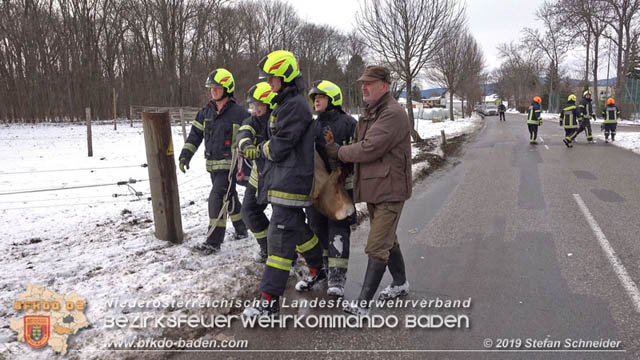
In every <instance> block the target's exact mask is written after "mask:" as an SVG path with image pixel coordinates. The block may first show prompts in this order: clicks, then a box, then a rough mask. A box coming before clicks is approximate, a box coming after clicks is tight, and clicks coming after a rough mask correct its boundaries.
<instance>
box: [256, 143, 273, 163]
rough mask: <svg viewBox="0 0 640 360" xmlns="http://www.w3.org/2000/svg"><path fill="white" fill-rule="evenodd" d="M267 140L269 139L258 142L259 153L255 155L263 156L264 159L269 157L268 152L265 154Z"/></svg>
mask: <svg viewBox="0 0 640 360" xmlns="http://www.w3.org/2000/svg"><path fill="white" fill-rule="evenodd" d="M268 142H269V140H267V141H263V142H261V143H260V144H258V146H257V152H258V153H260V154H259V155H257V156H258V157H263V158H265V159H270V158H269V156H268V154H267V151H268V148H265V147H266V146H267V143H268Z"/></svg>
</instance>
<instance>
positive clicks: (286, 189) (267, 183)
mask: <svg viewBox="0 0 640 360" xmlns="http://www.w3.org/2000/svg"><path fill="white" fill-rule="evenodd" d="M303 90H304V80H303V79H302V77H299V78H296V79H295V80H294V82H293V84H289V86H286V87H285V88H284V90H283V91H281V92H279V93H278V95H276V97H274V98H273V101H274V102H275V103H276V104H277V105H276V107H275V109H274V110H273V112H272V113H271V118H270V120H269V127H268V135H269V140H267V141H266V142H264V143H263V145H262V146H261V149H260V150H261V152H262V154H264V155H265V159H266V161H265V163H264V169H260V170H261V171H260V178H259V180H260V185H259V186H258V203H267V202H271V203H272V204H274V205H282V206H288V207H307V206H311V205H312V201H311V191H312V186H313V171H314V151H313V148H314V141H313V140H314V133H313V128H312V127H311V123H312V121H313V118H312V116H311V111H310V109H309V102H308V101H307V99H306V98H305V97H304V96H303V95H302V94H301V92H302V91H303Z"/></svg>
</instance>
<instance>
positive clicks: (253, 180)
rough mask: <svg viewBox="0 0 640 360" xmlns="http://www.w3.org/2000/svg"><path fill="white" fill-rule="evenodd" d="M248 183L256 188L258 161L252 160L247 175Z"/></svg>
mask: <svg viewBox="0 0 640 360" xmlns="http://www.w3.org/2000/svg"><path fill="white" fill-rule="evenodd" d="M249 185H251V186H253V187H254V188H256V189H257V188H258V162H257V161H255V160H254V161H253V166H252V167H251V175H250V176H249Z"/></svg>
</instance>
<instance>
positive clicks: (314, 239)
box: [296, 234, 319, 254]
mask: <svg viewBox="0 0 640 360" xmlns="http://www.w3.org/2000/svg"><path fill="white" fill-rule="evenodd" d="M318 242H319V241H318V237H317V236H316V235H315V234H314V235H313V237H312V238H311V240H309V241H307V242H305V243H303V244H300V245H296V251H297V252H299V253H301V254H302V253H305V252H307V251H309V250H311V249H313V248H314V247H315V246H316V245H318Z"/></svg>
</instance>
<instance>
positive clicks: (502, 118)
mask: <svg viewBox="0 0 640 360" xmlns="http://www.w3.org/2000/svg"><path fill="white" fill-rule="evenodd" d="M499 114H500V120H501V121H507V120H506V119H505V118H504V111H500V112H499Z"/></svg>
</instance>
